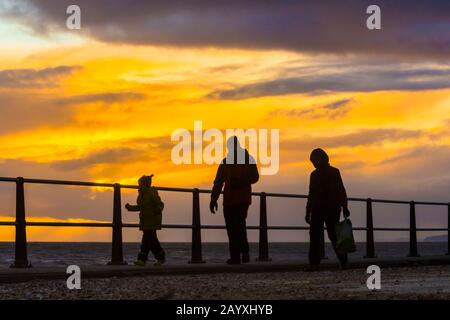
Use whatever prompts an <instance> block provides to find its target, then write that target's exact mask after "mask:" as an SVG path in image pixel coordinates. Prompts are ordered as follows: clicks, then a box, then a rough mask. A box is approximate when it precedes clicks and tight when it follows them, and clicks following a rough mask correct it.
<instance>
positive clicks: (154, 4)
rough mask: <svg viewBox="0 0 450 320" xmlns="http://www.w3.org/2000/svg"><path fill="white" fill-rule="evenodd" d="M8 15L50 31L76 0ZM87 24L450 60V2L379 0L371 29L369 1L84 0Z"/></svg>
mask: <svg viewBox="0 0 450 320" xmlns="http://www.w3.org/2000/svg"><path fill="white" fill-rule="evenodd" d="M7 3H8V5H6V6H5V8H4V9H3V11H4V14H3V17H9V18H13V19H15V20H16V21H19V22H21V23H22V24H25V25H28V26H29V27H31V28H32V29H33V30H34V31H35V32H37V33H40V34H49V33H51V32H52V31H54V30H61V29H64V28H65V23H66V21H65V19H66V16H65V15H64V13H65V11H66V8H67V6H68V5H70V4H72V3H73V1H71V0H59V1H54V0H24V1H8V2H7ZM76 3H77V4H78V5H79V6H80V7H81V10H82V31H81V32H84V33H85V34H87V35H89V36H91V37H93V38H96V39H99V40H102V41H107V42H117V43H133V44H151V45H174V46H217V47H233V48H258V49H287V50H294V51H302V52H319V53H321V52H323V53H337V54H347V53H363V54H371V55H377V56H379V55H394V56H401V57H402V58H407V57H420V58H426V59H429V58H439V59H448V57H449V56H450V33H449V30H450V28H449V21H450V2H449V1H447V0H427V1H425V0H418V1H409V0H397V1H388V0H379V1H377V4H378V5H379V6H380V7H381V10H382V30H378V31H369V30H368V29H367V28H366V19H367V17H368V15H367V14H366V8H367V7H368V6H369V5H371V4H373V1H369V0H363V1H361V0H346V1H334V0H325V1H313V0H286V1H279V0H268V1H261V0H246V1H229V0H215V1H198V0H185V1H177V0H167V1H156V0H128V1H125V0H103V1H91V0H78V1H76Z"/></svg>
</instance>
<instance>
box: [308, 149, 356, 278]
mask: <svg viewBox="0 0 450 320" xmlns="http://www.w3.org/2000/svg"><path fill="white" fill-rule="evenodd" d="M310 160H311V162H312V164H313V165H314V167H315V168H316V170H314V171H313V172H312V173H311V178H310V182H309V195H308V203H307V205H306V217H305V220H306V222H307V223H308V224H309V225H310V227H309V236H310V244H309V263H310V270H317V269H318V268H319V264H320V258H321V236H322V232H323V224H324V223H325V225H326V227H327V233H328V238H329V239H330V241H331V243H332V245H333V249H334V251H335V252H336V255H337V257H338V259H339V262H340V264H341V267H342V268H343V269H345V268H346V267H347V254H339V253H338V252H337V250H336V231H335V225H336V223H338V222H339V218H340V214H341V209H343V214H344V217H348V216H350V212H349V211H348V207H347V193H346V191H345V187H344V183H343V182H342V178H341V174H340V172H339V170H338V169H336V168H334V167H332V166H330V163H329V158H328V155H327V154H326V152H325V151H323V150H322V149H314V150H313V151H312V152H311V156H310Z"/></svg>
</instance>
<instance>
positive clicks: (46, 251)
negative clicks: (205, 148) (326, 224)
mask: <svg viewBox="0 0 450 320" xmlns="http://www.w3.org/2000/svg"><path fill="white" fill-rule="evenodd" d="M356 245H357V251H356V252H355V253H351V254H350V259H351V258H352V257H353V258H361V257H363V256H364V255H365V247H366V245H365V243H357V244H356ZM139 246H140V244H139V243H129V242H127V243H124V244H123V253H124V260H125V261H127V262H132V261H134V260H135V258H136V255H137V253H138V251H139ZM162 246H163V247H164V249H165V251H166V255H167V263H170V264H178V265H179V264H187V263H188V261H189V260H190V257H191V244H190V243H173V242H171V243H163V244H162ZM308 246H309V244H308V243H292V242H289V243H281V242H275V243H270V244H269V256H270V258H271V259H272V261H279V262H295V261H305V260H306V259H307V257H308ZM27 248H28V260H29V261H30V262H31V264H32V265H33V266H35V267H38V266H41V267H52V266H67V265H72V264H75V265H84V266H86V265H92V266H96V265H105V264H106V263H108V262H109V261H110V259H111V243H106V242H105V243H99V242H96V243H90V242H58V243H56V242H30V243H28V247H27ZM408 251H409V243H408V242H377V243H375V253H376V255H377V257H379V258H382V257H406V256H407V255H408ZM418 251H419V254H420V255H421V256H428V255H444V254H446V253H447V242H419V243H418ZM258 252H259V251H258V244H257V243H250V255H251V257H252V259H256V258H257V257H258ZM202 253H203V259H204V260H205V261H206V263H223V262H224V261H225V260H226V259H227V258H228V244H227V243H203V244H202ZM325 253H326V256H327V257H328V258H329V259H335V255H334V252H333V249H332V247H331V245H330V244H329V243H327V244H326V248H325ZM13 262H14V243H13V242H0V267H8V266H10V265H11V264H12V263H13Z"/></svg>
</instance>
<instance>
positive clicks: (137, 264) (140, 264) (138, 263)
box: [134, 259, 145, 267]
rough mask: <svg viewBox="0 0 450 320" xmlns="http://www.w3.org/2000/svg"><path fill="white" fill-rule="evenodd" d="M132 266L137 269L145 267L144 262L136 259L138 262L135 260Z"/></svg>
mask: <svg viewBox="0 0 450 320" xmlns="http://www.w3.org/2000/svg"><path fill="white" fill-rule="evenodd" d="M134 265H135V266H139V267H144V266H145V261H144V260H140V259H138V260H136V261H135V262H134Z"/></svg>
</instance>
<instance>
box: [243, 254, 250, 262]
mask: <svg viewBox="0 0 450 320" xmlns="http://www.w3.org/2000/svg"><path fill="white" fill-rule="evenodd" d="M249 262H250V255H249V254H248V253H243V254H242V263H249Z"/></svg>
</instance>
